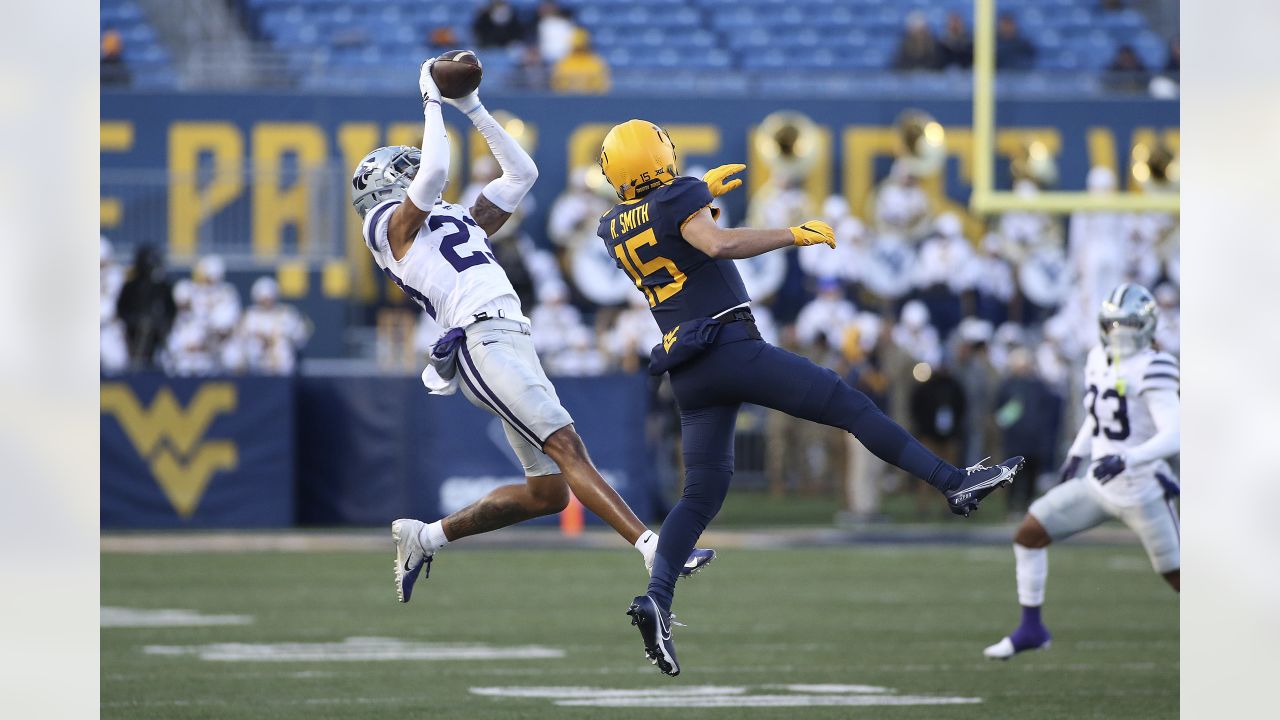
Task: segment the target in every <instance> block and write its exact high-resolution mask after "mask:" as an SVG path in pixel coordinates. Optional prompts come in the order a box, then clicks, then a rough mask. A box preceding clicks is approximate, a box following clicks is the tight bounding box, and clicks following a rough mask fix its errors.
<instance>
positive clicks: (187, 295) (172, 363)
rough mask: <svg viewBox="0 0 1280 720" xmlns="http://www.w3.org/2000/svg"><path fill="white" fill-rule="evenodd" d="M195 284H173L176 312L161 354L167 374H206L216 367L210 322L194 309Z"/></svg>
mask: <svg viewBox="0 0 1280 720" xmlns="http://www.w3.org/2000/svg"><path fill="white" fill-rule="evenodd" d="M195 295H196V291H195V283H193V282H192V281H190V280H179V281H178V282H176V283H174V285H173V304H174V306H175V307H176V308H177V310H178V312H177V314H176V315H174V318H173V328H172V329H170V330H169V337H168V338H167V339H166V340H165V347H164V352H163V353H161V360H160V362H161V367H163V368H164V371H165V372H166V373H168V374H170V375H183V376H190V375H209V374H212V373H214V372H216V371H217V369H218V357H217V354H216V353H215V352H214V351H213V348H212V347H211V345H212V340H213V338H212V337H211V334H210V332H209V324H208V322H207V321H206V318H203V317H201V316H200V315H199V313H197V312H195V310H194V300H195Z"/></svg>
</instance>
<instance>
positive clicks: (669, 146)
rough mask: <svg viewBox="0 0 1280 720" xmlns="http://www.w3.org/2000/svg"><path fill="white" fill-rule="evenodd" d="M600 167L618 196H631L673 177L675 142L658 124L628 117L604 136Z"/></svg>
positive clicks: (667, 181)
mask: <svg viewBox="0 0 1280 720" xmlns="http://www.w3.org/2000/svg"><path fill="white" fill-rule="evenodd" d="M600 169H601V170H602V171H603V172H604V176H605V177H606V178H608V179H609V184H610V185H611V186H613V190H614V192H616V193H617V194H618V197H619V198H621V199H623V200H634V199H636V198H638V197H640V196H641V195H644V194H645V193H646V192H648V191H650V190H652V189H653V188H655V187H658V186H660V185H666V184H667V183H669V182H671V181H672V180H675V179H676V145H675V143H673V142H671V136H670V135H668V134H667V131H666V130H663V129H662V128H661V127H658V126H657V125H654V124H653V123H651V122H648V121H646V120H628V121H626V122H624V123H622V124H621V125H614V126H613V129H611V130H610V131H609V134H608V135H605V136H604V146H603V147H601V148H600Z"/></svg>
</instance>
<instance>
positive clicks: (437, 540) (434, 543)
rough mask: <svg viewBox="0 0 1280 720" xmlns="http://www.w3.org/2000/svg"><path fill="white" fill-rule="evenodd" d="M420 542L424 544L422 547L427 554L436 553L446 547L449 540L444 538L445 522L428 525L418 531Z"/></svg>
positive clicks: (440, 521) (438, 521) (439, 521)
mask: <svg viewBox="0 0 1280 720" xmlns="http://www.w3.org/2000/svg"><path fill="white" fill-rule="evenodd" d="M418 542H420V543H422V547H424V548H426V550H427V552H429V553H434V552H435V551H437V550H439V549H440V548H442V547H444V546H445V545H448V544H449V538H447V537H445V536H444V521H443V520H437V521H435V522H433V523H427V524H426V525H423V526H422V529H421V530H419V531H418Z"/></svg>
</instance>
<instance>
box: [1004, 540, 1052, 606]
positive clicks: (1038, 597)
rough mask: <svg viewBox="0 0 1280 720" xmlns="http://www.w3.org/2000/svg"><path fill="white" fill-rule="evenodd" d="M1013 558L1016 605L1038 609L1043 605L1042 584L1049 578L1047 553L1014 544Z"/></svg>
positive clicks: (1045, 550)
mask: <svg viewBox="0 0 1280 720" xmlns="http://www.w3.org/2000/svg"><path fill="white" fill-rule="evenodd" d="M1013 557H1014V559H1015V561H1016V562H1015V566H1016V568H1017V569H1016V571H1015V572H1016V574H1017V576H1018V604H1019V605H1022V606H1023V607H1040V606H1041V605H1043V604H1044V583H1045V580H1046V579H1047V578H1048V577H1049V551H1048V550H1047V549H1045V548H1029V547H1023V546H1021V545H1019V544H1018V543H1014V544H1013Z"/></svg>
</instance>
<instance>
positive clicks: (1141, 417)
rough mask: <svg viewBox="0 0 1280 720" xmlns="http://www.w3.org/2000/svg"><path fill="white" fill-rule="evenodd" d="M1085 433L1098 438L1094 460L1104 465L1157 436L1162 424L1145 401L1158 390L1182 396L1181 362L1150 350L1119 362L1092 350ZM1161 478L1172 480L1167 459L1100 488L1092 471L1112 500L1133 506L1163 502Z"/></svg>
mask: <svg viewBox="0 0 1280 720" xmlns="http://www.w3.org/2000/svg"><path fill="white" fill-rule="evenodd" d="M1084 382H1085V393H1084V411H1085V421H1084V428H1082V429H1081V432H1082V433H1084V432H1088V433H1091V434H1092V438H1091V440H1090V450H1091V452H1090V455H1091V456H1092V457H1091V459H1092V460H1098V459H1100V458H1102V457H1104V456H1107V455H1123V454H1124V452H1125V450H1127V449H1129V448H1133V447H1137V446H1138V445H1141V444H1143V443H1145V442H1146V441H1148V440H1150V439H1151V438H1152V437H1154V436H1155V434H1156V424H1155V421H1154V420H1153V419H1152V417H1151V412H1150V411H1149V410H1148V408H1147V403H1146V401H1145V400H1144V399H1143V398H1144V396H1145V394H1146V393H1148V392H1152V391H1157V390H1164V391H1172V392H1177V391H1178V361H1177V360H1176V359H1175V358H1174V357H1173V356H1172V355H1170V354H1169V353H1165V352H1159V351H1157V350H1155V349H1151V348H1148V349H1146V350H1143V351H1141V352H1138V353H1135V354H1134V355H1131V356H1129V357H1127V358H1121V359H1119V360H1116V359H1113V358H1109V357H1108V356H1107V353H1106V350H1104V349H1103V348H1102V347H1101V346H1099V347H1095V348H1093V350H1091V351H1089V357H1088V360H1087V361H1086V362H1085V370H1084ZM1156 473H1162V474H1164V475H1166V476H1167V477H1169V479H1171V480H1172V474H1173V473H1172V472H1171V470H1170V469H1169V465H1168V463H1167V462H1166V461H1165V460H1164V459H1163V458H1161V459H1157V460H1154V461H1151V462H1146V463H1142V464H1140V465H1133V466H1130V467H1127V468H1125V471H1124V472H1123V473H1121V474H1120V475H1119V476H1117V477H1115V478H1113V479H1112V480H1110V481H1108V482H1106V483H1098V481H1097V479H1095V478H1094V477H1093V472H1092V468H1090V470H1089V471H1088V472H1086V477H1087V478H1088V479H1089V481H1090V482H1093V483H1094V484H1096V485H1097V486H1098V487H1099V489H1101V490H1102V492H1103V494H1104V495H1105V496H1106V497H1108V498H1109V499H1111V500H1113V501H1115V502H1116V503H1118V504H1122V505H1132V504H1136V503H1141V502H1146V501H1148V500H1151V499H1153V498H1159V497H1161V495H1162V494H1163V492H1164V491H1163V489H1162V488H1161V487H1160V484H1159V482H1157V481H1156V479H1155V476H1156Z"/></svg>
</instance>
